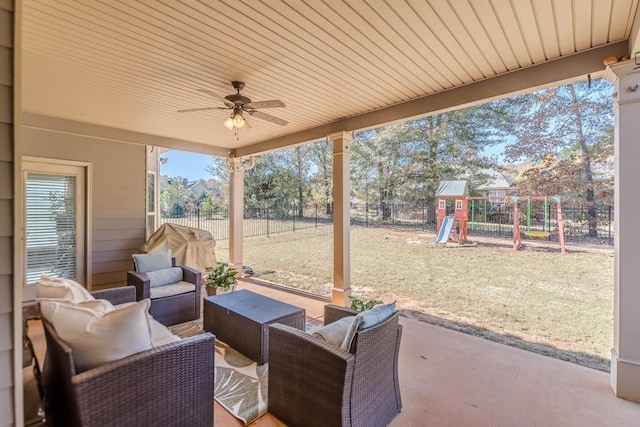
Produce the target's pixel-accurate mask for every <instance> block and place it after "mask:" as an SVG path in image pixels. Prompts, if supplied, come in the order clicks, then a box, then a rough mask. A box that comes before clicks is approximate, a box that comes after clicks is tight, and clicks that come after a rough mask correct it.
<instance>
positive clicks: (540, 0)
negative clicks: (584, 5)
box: [531, 0, 565, 59]
mask: <svg viewBox="0 0 640 427" xmlns="http://www.w3.org/2000/svg"><path fill="white" fill-rule="evenodd" d="M531 4H532V7H533V14H534V18H535V21H536V24H537V28H538V32H539V34H540V40H541V42H542V49H543V51H544V57H545V59H555V58H558V57H559V56H560V43H559V41H558V33H557V31H556V29H557V27H556V26H557V24H558V23H557V21H556V19H555V16H554V10H553V5H552V4H551V1H550V0H532V2H531ZM560 25H565V23H560Z"/></svg>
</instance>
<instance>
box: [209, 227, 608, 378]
mask: <svg viewBox="0 0 640 427" xmlns="http://www.w3.org/2000/svg"><path fill="white" fill-rule="evenodd" d="M434 240H435V236H434V235H433V234H432V233H423V232H415V231H398V230H390V229H376V228H363V227H352V229H351V282H352V289H353V294H354V295H356V296H358V297H360V298H363V299H374V298H375V299H381V300H384V301H385V302H390V301H394V300H396V301H397V303H398V306H399V307H400V308H402V309H404V310H405V311H406V314H407V315H412V316H417V317H419V318H421V319H423V320H425V321H429V322H432V323H440V324H444V325H445V326H449V327H454V328H456V329H460V330H464V331H466V332H469V333H473V334H476V335H481V336H485V337H487V338H490V339H493V340H496V341H500V342H505V343H509V344H512V345H517V346H519V347H523V348H529V349H532V350H534V351H538V352H541V353H545V354H551V355H553V356H555V357H560V358H563V359H565V360H571V361H575V362H578V363H582V364H585V365H587V366H592V367H595V368H597V369H602V370H607V369H608V359H609V357H610V348H611V346H612V344H613V251H611V250H606V251H602V250H600V251H585V250H580V251H578V250H576V249H575V248H573V249H572V247H571V246H569V247H568V253H567V254H566V255H562V254H560V252H559V249H558V248H557V246H551V247H539V246H535V247H534V246H532V245H527V246H525V248H524V249H521V250H520V251H518V252H514V251H513V250H512V248H511V242H510V241H509V240H491V241H485V242H477V241H476V242H475V243H473V242H472V244H469V245H464V246H459V245H455V244H448V245H447V246H446V247H442V246H436V245H435V244H434V243H433V241H434ZM332 245H333V243H332V229H331V227H323V228H320V229H311V230H304V231H299V232H296V233H285V234H279V235H275V236H272V237H270V238H266V237H259V238H247V239H245V241H244V256H245V264H247V265H249V266H251V267H252V268H253V269H254V270H255V271H256V272H257V273H258V274H259V277H260V278H263V279H266V280H270V281H272V282H277V283H281V284H285V285H288V286H292V287H296V288H300V289H304V290H307V291H311V292H315V293H318V294H321V295H326V296H330V295H331V286H332V285H331V281H332V262H333V261H332V250H333V249H332V247H333V246H332ZM217 253H218V257H219V258H220V259H222V260H224V259H226V258H227V242H220V243H219V245H218V251H217Z"/></svg>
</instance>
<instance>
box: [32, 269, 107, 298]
mask: <svg viewBox="0 0 640 427" xmlns="http://www.w3.org/2000/svg"><path fill="white" fill-rule="evenodd" d="M36 297H37V298H38V299H60V300H64V301H71V302H74V303H78V302H83V301H92V300H94V299H95V298H94V297H93V295H91V293H90V292H89V291H88V290H87V289H85V287H84V286H82V285H81V284H80V283H78V282H76V281H75V280H71V279H65V278H63V277H52V276H47V275H44V274H43V275H42V277H41V278H40V279H39V280H38V281H37V282H36Z"/></svg>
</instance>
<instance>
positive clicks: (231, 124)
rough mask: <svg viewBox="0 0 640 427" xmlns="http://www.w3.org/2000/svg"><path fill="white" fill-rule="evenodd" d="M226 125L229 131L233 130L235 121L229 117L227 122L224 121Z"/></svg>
mask: <svg viewBox="0 0 640 427" xmlns="http://www.w3.org/2000/svg"><path fill="white" fill-rule="evenodd" d="M224 125H225V126H226V127H227V129H229V130H233V119H232V118H231V117H229V118H228V119H227V120H225V121H224Z"/></svg>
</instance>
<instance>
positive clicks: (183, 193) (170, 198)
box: [160, 180, 190, 217]
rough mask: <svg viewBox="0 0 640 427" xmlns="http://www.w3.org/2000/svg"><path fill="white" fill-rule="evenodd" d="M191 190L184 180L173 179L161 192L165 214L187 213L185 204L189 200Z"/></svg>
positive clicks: (177, 215)
mask: <svg viewBox="0 0 640 427" xmlns="http://www.w3.org/2000/svg"><path fill="white" fill-rule="evenodd" d="M189 197H190V191H189V190H187V189H186V188H184V186H183V185H182V182H180V181H177V180H176V181H172V182H171V183H170V184H169V185H168V186H167V187H165V188H163V189H162V191H161V193H160V203H161V208H162V213H163V215H164V216H169V217H181V216H184V214H185V204H186V202H187V201H188V200H189Z"/></svg>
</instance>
